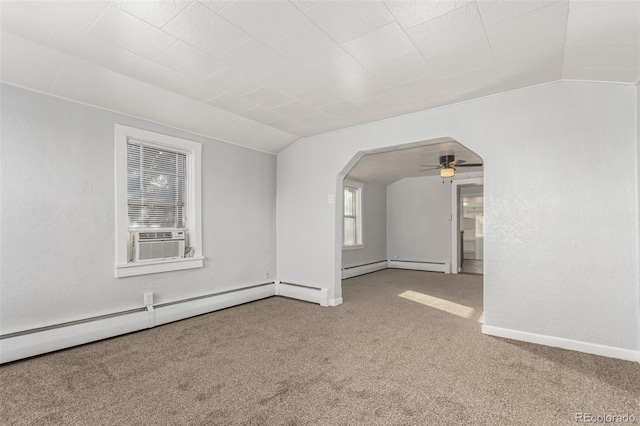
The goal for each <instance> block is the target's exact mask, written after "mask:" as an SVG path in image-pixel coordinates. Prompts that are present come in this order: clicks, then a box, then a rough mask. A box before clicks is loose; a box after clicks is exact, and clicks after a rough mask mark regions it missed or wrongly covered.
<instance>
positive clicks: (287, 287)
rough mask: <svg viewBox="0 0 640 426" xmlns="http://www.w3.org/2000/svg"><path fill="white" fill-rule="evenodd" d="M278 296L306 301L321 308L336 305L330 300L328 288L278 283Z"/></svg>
mask: <svg viewBox="0 0 640 426" xmlns="http://www.w3.org/2000/svg"><path fill="white" fill-rule="evenodd" d="M276 296H283V297H290V298H292V299H298V300H305V301H307V302H313V303H318V304H320V306H330V305H332V306H335V303H331V301H330V300H329V289H328V288H318V287H310V286H306V285H303V284H295V283H289V282H281V281H277V282H276Z"/></svg>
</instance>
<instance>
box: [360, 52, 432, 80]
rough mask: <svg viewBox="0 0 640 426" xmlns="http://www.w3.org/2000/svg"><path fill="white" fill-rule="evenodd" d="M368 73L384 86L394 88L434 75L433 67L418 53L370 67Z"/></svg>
mask: <svg viewBox="0 0 640 426" xmlns="http://www.w3.org/2000/svg"><path fill="white" fill-rule="evenodd" d="M369 71H370V72H371V74H372V75H373V76H374V77H375V78H376V79H377V80H378V81H380V82H381V83H383V84H385V85H386V86H395V85H396V84H400V83H403V82H406V81H411V80H415V79H417V78H421V77H424V76H427V75H431V74H433V73H434V70H433V66H432V65H430V64H429V63H427V61H425V59H424V58H423V57H422V54H421V53H419V52H413V53H409V54H406V55H404V56H400V57H398V58H395V59H393V60H391V61H387V62H383V63H379V64H376V65H375V66H372V67H370V68H369Z"/></svg>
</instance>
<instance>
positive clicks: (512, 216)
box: [277, 82, 639, 349]
mask: <svg viewBox="0 0 640 426" xmlns="http://www.w3.org/2000/svg"><path fill="white" fill-rule="evenodd" d="M637 102H638V99H637V88H636V87H634V86H631V85H622V84H607V83H586V82H558V83H553V84H547V85H544V86H538V87H533V88H529V89H524V90H519V91H514V92H509V93H505V94H502V95H497V96H492V97H487V98H483V99H479V100H476V101H471V102H466V103H462V104H458V105H453V106H449V107H444V108H439V109H435V110H430V111H425V112H422V113H417V114H412V115H408V116H404V117H400V118H397V119H391V120H385V121H381V122H378V123H373V124H369V125H364V126H359V127H355V128H350V129H345V130H343V131H337V132H332V133H329V134H325V135H320V136H316V137H311V138H307V139H305V140H302V141H300V142H298V143H296V144H294V145H293V146H291V147H289V148H288V149H286V150H285V151H283V152H281V153H280V154H279V155H278V218H277V223H278V225H277V226H278V234H277V239H278V257H277V259H278V274H279V277H280V278H282V279H286V280H292V281H293V282H302V283H307V284H309V285H317V286H325V287H329V288H331V290H332V296H333V297H341V287H340V281H339V280H337V274H336V272H335V271H336V270H337V268H338V267H339V263H337V262H338V261H339V258H340V254H341V250H340V246H339V240H338V239H337V238H336V237H337V222H336V220H335V217H336V210H335V207H336V206H334V205H332V204H328V203H327V194H335V192H336V188H337V185H336V177H337V176H338V174H339V173H341V172H342V170H343V169H344V167H345V165H347V163H349V161H350V160H351V158H352V157H353V156H354V155H355V154H356V153H358V152H359V151H365V150H370V149H375V148H381V147H385V146H392V145H398V144H403V143H410V142H419V141H425V140H432V139H435V138H441V137H452V138H454V139H456V140H458V141H459V142H460V143H462V144H463V145H465V146H467V147H468V148H470V149H472V150H473V151H474V152H476V153H478V154H479V155H480V156H482V157H483V159H484V161H485V169H484V191H485V277H484V278H485V323H486V324H487V325H489V326H494V327H502V328H508V329H512V330H518V331H525V332H530V333H538V334H541V335H547V336H555V337H561V338H566V339H573V340H578V341H584V342H590V343H597V344H602V345H608V346H613V347H619V348H626V349H637V348H638V336H639V330H638V327H639V326H638V323H639V321H638V319H639V313H638V308H639V307H638V268H639V265H638V241H637V234H638V204H637V202H635V200H636V198H637V196H638V192H637V186H638V182H637V177H636V176H637V167H638V155H637V144H638V140H637V135H636V133H637V130H636V125H635V120H636V117H635V115H636V113H635V110H636V104H637ZM612 155H614V156H615V171H612V163H611V158H612ZM311 242H312V244H311ZM303 244H304V245H303Z"/></svg>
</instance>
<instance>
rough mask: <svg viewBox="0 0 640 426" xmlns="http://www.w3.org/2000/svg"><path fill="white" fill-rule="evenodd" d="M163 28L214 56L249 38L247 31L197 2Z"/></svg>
mask: <svg viewBox="0 0 640 426" xmlns="http://www.w3.org/2000/svg"><path fill="white" fill-rule="evenodd" d="M163 30H165V31H166V32H168V33H169V34H172V35H173V36H175V37H177V38H179V39H180V40H182V41H186V42H187V43H189V44H191V45H192V46H195V47H197V48H198V49H201V50H204V51H205V52H207V53H209V54H210V55H213V56H216V57H217V56H219V55H222V54H223V53H225V52H226V51H228V50H231V49H233V48H234V47H236V46H238V45H240V44H241V43H242V42H244V41H245V40H247V39H249V35H248V34H247V33H245V32H244V31H242V30H241V29H239V28H238V27H236V26H234V25H233V24H231V23H230V22H228V21H226V20H225V19H223V18H221V17H220V16H218V15H217V14H216V13H215V12H214V11H213V10H211V9H209V8H208V7H205V6H203V5H202V4H200V3H198V2H194V3H193V4H191V5H190V6H189V7H187V8H186V9H185V10H184V11H183V12H182V13H181V14H180V15H178V16H177V17H176V18H175V19H173V20H172V21H171V22H169V23H168V24H167V25H165V26H164V27H163Z"/></svg>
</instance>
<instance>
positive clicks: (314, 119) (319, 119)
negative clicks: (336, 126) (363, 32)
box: [298, 112, 336, 128]
mask: <svg viewBox="0 0 640 426" xmlns="http://www.w3.org/2000/svg"><path fill="white" fill-rule="evenodd" d="M298 121H300V122H302V123H304V124H306V125H307V126H311V127H316V128H317V127H322V126H327V125H328V124H330V123H333V122H335V121H336V119H335V117H333V116H331V115H329V114H326V113H324V112H319V113H317V114H313V115H308V116H306V117H300V118H299V119H298Z"/></svg>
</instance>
